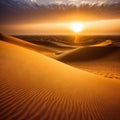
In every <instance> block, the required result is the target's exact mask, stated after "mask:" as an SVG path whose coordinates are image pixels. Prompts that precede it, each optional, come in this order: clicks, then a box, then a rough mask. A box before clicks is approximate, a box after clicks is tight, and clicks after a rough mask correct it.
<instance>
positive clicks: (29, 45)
mask: <svg viewBox="0 0 120 120" xmlns="http://www.w3.org/2000/svg"><path fill="white" fill-rule="evenodd" d="M0 36H1V40H3V41H6V42H9V43H13V44H16V45H20V46H22V47H25V48H28V49H31V50H34V51H36V52H40V53H42V54H44V55H47V56H50V57H53V56H54V53H55V52H57V50H56V49H54V48H52V47H45V46H43V45H37V44H33V43H30V42H27V41H24V40H22V39H19V38H15V37H12V36H10V35H6V34H2V33H1V34H0Z"/></svg>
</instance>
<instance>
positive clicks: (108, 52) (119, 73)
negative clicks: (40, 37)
mask: <svg viewBox="0 0 120 120" xmlns="http://www.w3.org/2000/svg"><path fill="white" fill-rule="evenodd" d="M56 59H57V60H59V61H62V62H64V63H67V64H69V65H72V66H74V67H76V68H80V69H83V70H87V71H89V72H92V73H95V74H98V75H102V76H104V77H109V78H111V79H119V80H120V47H119V43H112V40H106V41H104V42H101V43H99V44H95V45H89V46H87V47H82V48H81V47H79V48H77V49H74V50H70V51H67V52H65V53H63V54H61V55H58V56H56Z"/></svg>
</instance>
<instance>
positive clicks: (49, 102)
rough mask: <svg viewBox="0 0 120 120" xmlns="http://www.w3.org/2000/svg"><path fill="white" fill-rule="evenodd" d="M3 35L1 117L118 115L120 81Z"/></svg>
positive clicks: (59, 119) (109, 119) (37, 119)
mask: <svg viewBox="0 0 120 120" xmlns="http://www.w3.org/2000/svg"><path fill="white" fill-rule="evenodd" d="M1 39H2V40H0V72H1V73H0V120H120V81H119V80H113V79H109V78H105V77H102V76H100V75H95V74H92V73H90V72H86V71H84V70H80V69H77V68H74V67H71V66H69V65H66V64H64V63H61V62H59V61H57V60H55V59H52V58H50V57H47V56H44V55H42V54H40V53H39V52H36V51H35V50H33V49H31V48H32V47H33V46H34V45H33V46H32V45H30V46H31V47H30V46H29V45H28V47H27V46H26V45H25V46H23V44H26V43H25V42H24V41H22V42H23V44H20V43H19V40H18V39H16V38H14V42H11V38H9V36H7V37H6V36H2V37H1ZM12 40H13V39H12ZM18 43H19V44H18ZM116 51H117V50H116ZM116 54H117V53H116Z"/></svg>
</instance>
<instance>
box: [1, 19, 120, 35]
mask: <svg viewBox="0 0 120 120" xmlns="http://www.w3.org/2000/svg"><path fill="white" fill-rule="evenodd" d="M75 21H77V20H75ZM75 21H73V22H75ZM79 22H82V24H83V25H84V30H83V31H82V32H81V34H120V19H113V20H99V21H90V22H84V21H79ZM70 24H71V23H70V22H64V23H60V22H59V23H52V22H51V23H40V24H39V23H29V24H18V25H17V24H13V25H4V26H1V28H2V29H1V30H2V31H3V32H4V33H8V34H71V33H73V31H72V30H71V29H70Z"/></svg>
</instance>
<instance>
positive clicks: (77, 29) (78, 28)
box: [70, 22, 84, 33]
mask: <svg viewBox="0 0 120 120" xmlns="http://www.w3.org/2000/svg"><path fill="white" fill-rule="evenodd" d="M70 28H71V29H72V31H73V32H76V33H79V32H81V31H82V30H83V29H84V25H83V24H82V23H80V22H74V23H71V25H70Z"/></svg>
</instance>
